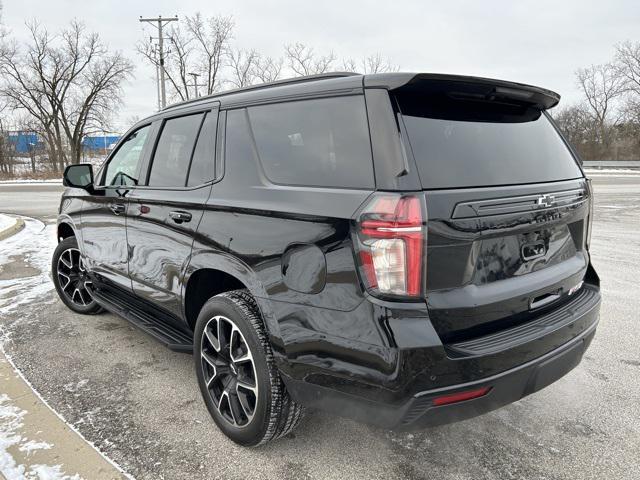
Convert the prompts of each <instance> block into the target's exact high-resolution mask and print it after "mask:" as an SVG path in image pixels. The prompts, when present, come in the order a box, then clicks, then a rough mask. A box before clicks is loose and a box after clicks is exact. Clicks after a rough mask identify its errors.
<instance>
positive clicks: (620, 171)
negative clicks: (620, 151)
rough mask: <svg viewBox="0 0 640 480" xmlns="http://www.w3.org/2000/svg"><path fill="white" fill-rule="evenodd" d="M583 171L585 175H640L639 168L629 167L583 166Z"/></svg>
mask: <svg viewBox="0 0 640 480" xmlns="http://www.w3.org/2000/svg"><path fill="white" fill-rule="evenodd" d="M584 173H586V174H587V177H597V176H599V175H600V176H616V175H624V176H625V177H640V170H638V169H635V170H633V169H630V168H585V169H584Z"/></svg>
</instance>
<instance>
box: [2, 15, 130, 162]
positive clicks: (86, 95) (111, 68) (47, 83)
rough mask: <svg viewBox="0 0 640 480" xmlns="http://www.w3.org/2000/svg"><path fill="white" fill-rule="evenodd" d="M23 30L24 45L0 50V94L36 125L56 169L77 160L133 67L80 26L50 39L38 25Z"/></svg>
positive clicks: (116, 101)
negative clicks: (26, 31) (27, 34)
mask: <svg viewBox="0 0 640 480" xmlns="http://www.w3.org/2000/svg"><path fill="white" fill-rule="evenodd" d="M28 28H29V32H30V41H29V42H28V43H26V44H24V45H20V44H18V43H17V42H15V41H13V42H9V43H7V42H5V44H4V47H3V48H2V49H0V74H1V77H2V79H3V81H2V83H1V85H0V94H2V95H3V96H4V97H5V98H7V99H8V102H9V105H10V106H11V107H12V108H14V109H17V110H21V111H23V112H26V113H28V114H29V115H30V116H31V117H32V118H34V119H36V120H37V122H38V124H39V125H40V130H41V131H42V132H43V134H44V136H45V138H46V141H47V144H48V147H49V152H50V157H51V159H52V161H53V163H54V166H55V167H56V168H59V169H60V168H63V167H64V165H65V164H67V163H78V162H79V161H80V157H81V151H82V140H83V138H84V137H85V135H86V133H87V132H88V131H91V129H94V128H96V129H104V128H105V124H106V123H107V122H108V120H109V118H110V116H111V114H112V113H113V112H114V110H115V108H116V107H117V106H118V105H119V103H120V99H121V94H122V91H121V87H122V83H123V82H124V81H125V80H126V79H127V78H129V77H130V76H131V74H132V71H133V65H132V64H131V63H130V62H129V60H127V59H126V58H125V57H123V56H122V54H121V53H119V52H115V53H112V52H109V50H108V49H107V48H106V47H105V46H104V45H103V44H102V42H101V41H100V39H99V37H98V35H97V34H95V33H87V32H85V28H84V26H83V25H82V24H81V23H78V22H72V23H71V24H70V26H69V27H68V28H67V29H65V30H63V31H62V32H61V33H60V35H58V36H54V37H52V36H50V35H49V33H48V32H47V30H46V29H45V28H43V27H41V26H40V25H39V24H38V23H35V22H34V23H31V24H30V25H28Z"/></svg>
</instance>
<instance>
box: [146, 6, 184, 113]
mask: <svg viewBox="0 0 640 480" xmlns="http://www.w3.org/2000/svg"><path fill="white" fill-rule="evenodd" d="M140 21H141V22H146V23H150V24H154V23H155V24H156V25H155V27H156V28H157V29H158V53H159V57H160V61H159V68H158V70H159V71H160V80H159V83H160V103H161V105H162V108H164V107H166V106H167V94H166V91H165V85H164V72H165V70H164V36H163V35H162V28H163V27H164V26H165V24H167V23H169V22H177V21H178V16H177V15H176V16H174V17H168V18H162V15H158V18H142V16H141V17H140Z"/></svg>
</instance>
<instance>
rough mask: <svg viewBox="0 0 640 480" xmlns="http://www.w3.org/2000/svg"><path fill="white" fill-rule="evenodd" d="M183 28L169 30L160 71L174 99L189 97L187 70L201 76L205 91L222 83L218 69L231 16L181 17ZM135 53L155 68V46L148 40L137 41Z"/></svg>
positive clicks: (230, 28) (225, 52)
mask: <svg viewBox="0 0 640 480" xmlns="http://www.w3.org/2000/svg"><path fill="white" fill-rule="evenodd" d="M185 23H186V28H185V29H184V30H182V29H180V27H174V28H172V29H171V30H170V32H169V40H170V41H169V43H168V49H167V51H166V52H165V59H164V67H163V68H164V71H165V76H166V78H167V81H168V82H169V86H170V89H169V91H170V92H171V93H172V97H173V99H174V100H178V101H180V100H188V99H189V98H191V92H190V89H189V88H188V86H189V73H190V72H196V73H198V74H199V75H200V77H202V78H203V79H204V80H205V86H206V94H207V95H210V94H211V93H213V92H215V91H216V90H217V89H218V88H219V86H220V85H221V83H222V78H221V75H220V73H221V70H222V68H223V67H224V66H225V64H226V61H227V57H228V53H229V41H230V39H231V37H232V34H233V26H234V24H233V20H232V18H231V17H222V16H214V17H210V18H204V17H202V15H201V14H200V13H196V14H195V15H194V16H193V17H185ZM136 48H137V50H138V53H140V54H141V55H142V56H143V57H145V58H146V59H147V60H148V61H149V62H150V63H151V64H152V65H153V66H154V67H156V68H159V67H160V65H159V62H160V59H159V55H158V52H157V46H156V44H155V43H154V42H153V39H151V41H149V42H147V41H144V42H138V44H137V46H136Z"/></svg>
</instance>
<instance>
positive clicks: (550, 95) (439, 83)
mask: <svg viewBox="0 0 640 480" xmlns="http://www.w3.org/2000/svg"><path fill="white" fill-rule="evenodd" d="M364 82H365V87H385V88H388V89H389V90H391V91H394V92H398V93H415V94H420V93H442V94H445V95H447V96H449V97H451V98H454V99H460V100H476V101H496V102H504V103H512V104H519V105H527V106H531V107H534V108H537V109H539V110H547V109H549V108H553V107H555V106H556V105H557V104H558V102H559V101H560V95H559V94H557V93H556V92H552V91H551V90H546V89H544V88H540V87H534V86H532V85H526V84H523V83H516V82H506V81H504V80H495V79H491V78H482V77H467V76H463V75H444V74H437V73H418V74H415V73H407V74H397V73H396V74H380V75H367V76H365V80H364Z"/></svg>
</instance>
